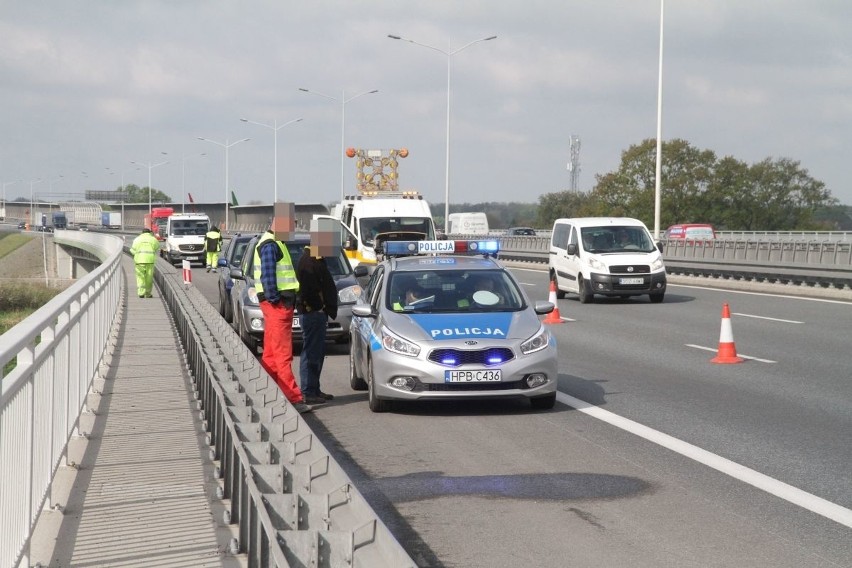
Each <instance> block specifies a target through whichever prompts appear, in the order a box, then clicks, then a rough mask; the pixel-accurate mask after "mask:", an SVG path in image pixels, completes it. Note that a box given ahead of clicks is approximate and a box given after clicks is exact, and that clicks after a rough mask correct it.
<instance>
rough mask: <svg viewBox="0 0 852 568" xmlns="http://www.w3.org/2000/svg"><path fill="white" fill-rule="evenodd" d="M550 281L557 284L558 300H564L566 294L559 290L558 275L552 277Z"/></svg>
mask: <svg viewBox="0 0 852 568" xmlns="http://www.w3.org/2000/svg"><path fill="white" fill-rule="evenodd" d="M550 280H551V281H552V282H553V283H554V284H556V299H558V300H562V299H563V298H565V292H564V291H562V290H560V289H559V278H557V277H556V273H554V274H551V275H550Z"/></svg>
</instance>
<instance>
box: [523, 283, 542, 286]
mask: <svg viewBox="0 0 852 568" xmlns="http://www.w3.org/2000/svg"><path fill="white" fill-rule="evenodd" d="M521 286H538V284H533V283H532V282H521Z"/></svg>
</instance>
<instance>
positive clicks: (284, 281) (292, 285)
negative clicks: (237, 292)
mask: <svg viewBox="0 0 852 568" xmlns="http://www.w3.org/2000/svg"><path fill="white" fill-rule="evenodd" d="M269 241H275V244H277V245H278V248H280V249H281V260H279V261H278V262H277V263H276V264H275V282H276V283H277V285H278V290H279V291H283V290H292V291H294V292H295V291H297V290H298V289H299V281H298V280H297V279H296V271H295V270H294V269H293V261H292V260H290V251H288V250H287V247H286V246H284V243H282V242H281V241H276V240H275V237H274V236H273V235H272V234H270V233H268V232H267V233H264V234H263V236H262V237H260V239H258V241H257V246H255V247H254V289H255V290H256V291H257V292H258V293H259V294H260V293H262V292H263V283H262V282H261V280H260V247H262V246H263V245H265V244H266V243H267V242H269Z"/></svg>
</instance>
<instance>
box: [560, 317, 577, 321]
mask: <svg viewBox="0 0 852 568" xmlns="http://www.w3.org/2000/svg"><path fill="white" fill-rule="evenodd" d="M559 319H561V320H562V321H577V320H575V319H572V318H564V317H562V316H559Z"/></svg>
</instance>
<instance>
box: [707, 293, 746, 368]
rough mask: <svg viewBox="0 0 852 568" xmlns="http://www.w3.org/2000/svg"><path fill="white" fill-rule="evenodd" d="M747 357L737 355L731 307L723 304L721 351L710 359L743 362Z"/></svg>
mask: <svg viewBox="0 0 852 568" xmlns="http://www.w3.org/2000/svg"><path fill="white" fill-rule="evenodd" d="M744 360H745V359H743V358H742V357H738V356H737V346H736V345H735V344H734V331H733V329H732V328H731V309H730V308H729V307H728V304H727V303H725V304H722V331H721V333H720V334H719V353H718V354H717V355H716V356H715V357H713V358H712V359H710V361H711V362H712V363H742V362H743V361H744Z"/></svg>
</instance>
